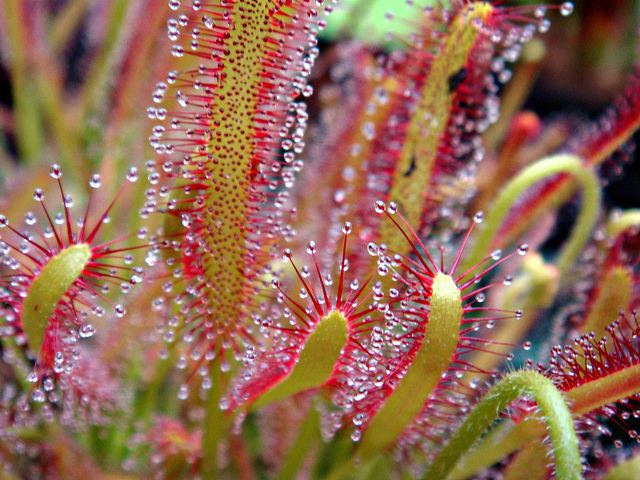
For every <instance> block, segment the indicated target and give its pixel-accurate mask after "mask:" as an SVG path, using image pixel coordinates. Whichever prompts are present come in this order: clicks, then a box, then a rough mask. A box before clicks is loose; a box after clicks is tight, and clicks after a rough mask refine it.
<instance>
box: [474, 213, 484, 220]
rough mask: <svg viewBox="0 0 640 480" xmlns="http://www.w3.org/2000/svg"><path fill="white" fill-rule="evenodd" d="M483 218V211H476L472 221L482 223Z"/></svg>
mask: <svg viewBox="0 0 640 480" xmlns="http://www.w3.org/2000/svg"><path fill="white" fill-rule="evenodd" d="M483 220H484V213H483V212H476V214H475V215H474V216H473V223H482V221H483Z"/></svg>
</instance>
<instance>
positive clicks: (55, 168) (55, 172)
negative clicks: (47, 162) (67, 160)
mask: <svg viewBox="0 0 640 480" xmlns="http://www.w3.org/2000/svg"><path fill="white" fill-rule="evenodd" d="M49 175H50V176H51V178H55V179H58V178H60V177H61V176H62V169H61V168H60V165H58V164H57V163H54V164H53V165H51V168H50V169H49Z"/></svg>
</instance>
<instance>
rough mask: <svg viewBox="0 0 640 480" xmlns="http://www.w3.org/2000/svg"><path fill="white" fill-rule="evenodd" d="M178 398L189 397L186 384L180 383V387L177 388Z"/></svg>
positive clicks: (184, 398)
mask: <svg viewBox="0 0 640 480" xmlns="http://www.w3.org/2000/svg"><path fill="white" fill-rule="evenodd" d="M178 398H179V399H180V400H186V399H187V398H189V388H187V386H186V385H180V388H179V389H178Z"/></svg>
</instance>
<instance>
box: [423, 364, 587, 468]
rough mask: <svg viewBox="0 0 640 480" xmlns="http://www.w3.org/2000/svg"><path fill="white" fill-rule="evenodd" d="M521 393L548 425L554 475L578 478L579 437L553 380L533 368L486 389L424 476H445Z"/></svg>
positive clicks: (510, 376)
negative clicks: (531, 400) (553, 458)
mask: <svg viewBox="0 0 640 480" xmlns="http://www.w3.org/2000/svg"><path fill="white" fill-rule="evenodd" d="M523 395H529V396H531V397H533V398H534V399H535V401H536V403H537V404H538V408H539V409H540V412H541V415H542V417H543V419H544V422H545V424H546V425H547V429H548V431H549V436H550V437H551V443H552V446H553V453H554V457H555V467H556V477H557V478H558V479H559V480H578V479H581V478H582V473H581V472H582V464H581V459H580V450H579V448H578V437H577V435H576V432H575V429H574V426H573V418H572V416H571V412H570V411H569V407H568V405H567V403H566V401H565V399H564V397H563V396H562V393H561V392H560V391H559V390H558V389H557V388H556V387H555V386H554V385H553V382H551V380H549V379H548V378H546V377H545V376H543V375H541V374H539V373H537V372H533V371H519V372H515V373H511V374H509V375H507V376H506V377H504V378H503V379H502V380H501V381H500V382H498V383H497V384H496V385H495V386H494V387H493V388H492V389H491V390H489V392H487V394H486V395H485V396H484V397H483V398H482V400H481V401H480V403H478V405H477V406H476V407H475V408H474V410H473V411H472V412H471V414H470V415H469V416H468V417H467V419H466V420H465V421H464V423H463V424H462V426H461V427H460V428H459V429H458V430H457V432H456V433H455V434H454V435H453V437H452V438H451V440H450V441H449V443H448V444H447V446H446V447H445V448H444V449H443V450H442V451H441V452H440V453H439V454H438V456H437V457H436V459H435V461H434V462H433V464H432V465H431V467H430V468H429V470H428V472H427V474H426V475H425V477H424V478H425V479H444V478H446V477H447V476H448V475H449V473H450V472H451V470H452V469H453V467H455V465H456V463H457V462H458V460H459V459H460V458H461V457H462V456H463V455H464V453H465V452H466V451H467V450H468V449H469V448H470V447H471V446H472V445H473V444H474V443H475V441H476V440H477V439H478V438H479V437H480V436H481V435H482V434H483V433H484V432H485V430H487V428H489V426H490V425H491V423H492V422H493V421H494V420H495V419H496V415H498V414H499V413H500V412H502V411H503V410H504V409H505V408H507V407H508V406H509V404H510V403H511V402H513V401H514V400H516V399H518V398H520V397H521V396H523Z"/></svg>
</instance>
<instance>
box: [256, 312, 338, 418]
mask: <svg viewBox="0 0 640 480" xmlns="http://www.w3.org/2000/svg"><path fill="white" fill-rule="evenodd" d="M346 340H347V320H346V319H345V318H344V315H343V314H342V313H340V312H339V311H333V312H331V313H329V314H328V315H326V316H324V317H323V318H322V319H321V320H320V322H319V323H318V324H317V325H316V326H315V328H314V330H313V332H312V333H311V335H309V338H307V341H306V342H305V344H304V347H302V350H301V351H300V356H299V358H298V361H297V362H296V364H295V366H294V367H293V370H292V371H291V373H289V375H287V377H285V378H284V379H282V380H281V381H280V382H279V383H277V384H276V385H274V386H273V388H271V389H270V390H268V391H267V392H265V394H264V395H262V396H261V397H259V398H258V399H257V400H256V402H255V403H254V404H253V408H260V407H263V406H264V405H268V404H269V403H271V402H274V401H277V400H281V399H283V398H286V397H289V396H292V395H295V394H296V393H300V392H303V391H305V390H308V389H311V388H317V387H320V386H322V385H323V384H324V383H326V382H327V380H329V378H330V376H331V372H332V371H333V369H334V366H335V364H336V363H337V361H338V357H339V356H340V352H341V351H342V349H343V348H344V346H345V343H346Z"/></svg>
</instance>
